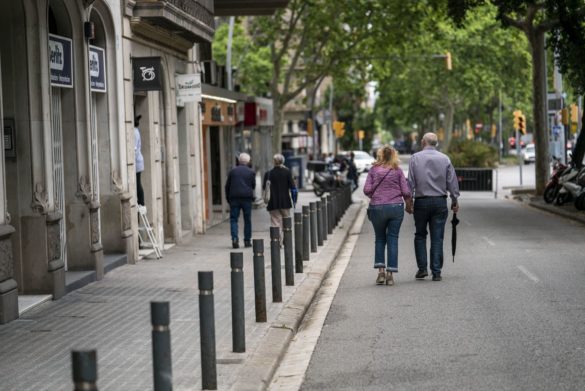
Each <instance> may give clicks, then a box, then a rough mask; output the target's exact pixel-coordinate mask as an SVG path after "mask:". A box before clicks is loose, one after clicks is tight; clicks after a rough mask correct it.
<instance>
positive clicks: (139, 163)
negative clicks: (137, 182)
mask: <svg viewBox="0 0 585 391" xmlns="http://www.w3.org/2000/svg"><path fill="white" fill-rule="evenodd" d="M141 147H142V140H141V139H140V130H138V128H134V156H135V157H136V173H139V172H142V171H144V157H143V156H142V151H141Z"/></svg>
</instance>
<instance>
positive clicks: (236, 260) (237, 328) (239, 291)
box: [230, 252, 246, 353]
mask: <svg viewBox="0 0 585 391" xmlns="http://www.w3.org/2000/svg"><path fill="white" fill-rule="evenodd" d="M230 266H231V268H232V273H231V283H232V350H233V351H234V353H244V352H245V351H246V318H245V313H244V253H241V252H239V253H230Z"/></svg>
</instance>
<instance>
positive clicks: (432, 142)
mask: <svg viewBox="0 0 585 391" xmlns="http://www.w3.org/2000/svg"><path fill="white" fill-rule="evenodd" d="M423 140H425V143H426V144H427V145H429V146H431V147H436V146H437V145H438V144H439V139H438V138H437V135H436V134H434V133H433V132H428V133H425V135H424V136H423Z"/></svg>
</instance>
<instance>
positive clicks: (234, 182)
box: [225, 153, 256, 248]
mask: <svg viewBox="0 0 585 391" xmlns="http://www.w3.org/2000/svg"><path fill="white" fill-rule="evenodd" d="M238 163H239V164H238V165H237V166H236V167H234V168H232V170H231V171H230V172H229V174H228V178H227V182H226V184H225V198H226V199H227V200H228V202H229V204H230V225H231V234H232V247H233V248H239V247H240V244H239V240H238V219H239V218H240V209H241V210H242V211H243V212H244V245H245V246H246V247H252V201H254V189H255V188H256V173H255V172H254V170H252V169H251V168H250V167H248V164H249V163H250V155H248V154H247V153H240V156H238Z"/></svg>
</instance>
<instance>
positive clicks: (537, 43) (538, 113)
mask: <svg viewBox="0 0 585 391" xmlns="http://www.w3.org/2000/svg"><path fill="white" fill-rule="evenodd" d="M527 35H528V40H529V41H530V48H531V51H532V89H533V91H534V96H533V99H532V102H533V103H532V105H533V106H532V114H533V116H534V138H535V140H534V146H535V150H536V164H535V167H534V170H535V176H536V194H537V195H542V194H543V193H544V187H545V185H546V182H547V181H548V179H549V175H550V166H549V164H550V163H549V160H550V153H549V141H548V125H547V113H546V104H545V103H546V101H545V99H547V97H546V62H545V53H544V31H540V30H538V29H531V30H530V31H529V32H528V33H527Z"/></svg>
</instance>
